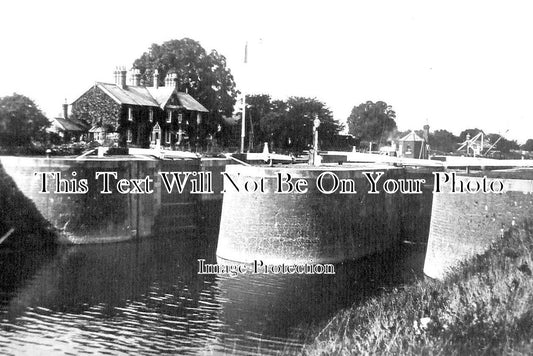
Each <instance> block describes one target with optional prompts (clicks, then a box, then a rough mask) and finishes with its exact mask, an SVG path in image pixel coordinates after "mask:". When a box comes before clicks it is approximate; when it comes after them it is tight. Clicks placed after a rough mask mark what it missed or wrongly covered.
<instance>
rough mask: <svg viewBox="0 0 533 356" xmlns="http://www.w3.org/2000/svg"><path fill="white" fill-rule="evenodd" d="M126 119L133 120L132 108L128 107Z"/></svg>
mask: <svg viewBox="0 0 533 356" xmlns="http://www.w3.org/2000/svg"><path fill="white" fill-rule="evenodd" d="M128 121H133V108H128Z"/></svg>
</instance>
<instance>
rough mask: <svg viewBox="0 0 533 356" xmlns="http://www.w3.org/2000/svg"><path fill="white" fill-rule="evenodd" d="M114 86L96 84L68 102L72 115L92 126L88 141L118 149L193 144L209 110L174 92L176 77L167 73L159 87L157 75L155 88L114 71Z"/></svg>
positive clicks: (137, 73) (134, 73)
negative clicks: (111, 145)
mask: <svg viewBox="0 0 533 356" xmlns="http://www.w3.org/2000/svg"><path fill="white" fill-rule="evenodd" d="M114 75H115V82H114V83H112V84H111V83H101V82H96V83H95V84H94V85H93V86H92V87H91V88H89V89H88V90H87V91H86V92H85V93H83V94H82V95H81V96H80V97H79V98H78V99H76V100H75V101H74V102H73V103H72V115H73V116H75V117H76V118H78V119H81V120H84V121H86V122H88V123H90V125H91V128H90V130H89V135H90V137H89V139H90V140H95V141H99V142H100V143H109V142H105V141H106V140H108V141H110V142H113V141H115V143H118V145H120V146H133V147H144V148H147V147H150V146H152V147H153V146H158V147H159V146H163V147H167V148H176V147H185V145H186V144H188V143H190V142H188V141H189V140H188V138H189V137H192V140H194V141H197V139H198V138H199V133H200V124H201V122H202V116H203V115H204V114H205V113H207V112H208V110H207V109H206V108H205V107H204V106H202V105H201V104H200V103H199V102H198V101H196V100H195V99H194V98H193V97H192V96H190V95H189V94H187V93H183V92H180V91H179V90H178V81H177V79H178V78H177V75H176V73H168V74H167V76H166V78H165V85H164V86H162V87H159V85H158V79H159V78H158V77H159V74H158V72H157V70H156V71H155V73H154V77H153V86H151V87H146V86H144V85H141V83H140V77H141V74H140V71H139V70H138V69H133V70H132V71H131V75H130V79H131V84H130V85H127V84H126V70H125V69H124V68H120V69H117V70H115V72H114Z"/></svg>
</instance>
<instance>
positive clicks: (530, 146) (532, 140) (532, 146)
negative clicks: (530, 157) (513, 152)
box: [522, 138, 533, 152]
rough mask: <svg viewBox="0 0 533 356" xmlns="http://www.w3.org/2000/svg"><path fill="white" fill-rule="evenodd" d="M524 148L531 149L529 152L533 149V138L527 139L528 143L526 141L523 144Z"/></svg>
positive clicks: (525, 149)
mask: <svg viewBox="0 0 533 356" xmlns="http://www.w3.org/2000/svg"><path fill="white" fill-rule="evenodd" d="M522 149H523V150H524V151H529V152H531V151H533V138H530V139H528V140H527V141H526V143H524V144H523V145H522Z"/></svg>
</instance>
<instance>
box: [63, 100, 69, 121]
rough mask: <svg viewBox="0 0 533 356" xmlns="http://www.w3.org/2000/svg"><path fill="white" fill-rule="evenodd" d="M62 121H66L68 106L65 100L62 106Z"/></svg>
mask: <svg viewBox="0 0 533 356" xmlns="http://www.w3.org/2000/svg"><path fill="white" fill-rule="evenodd" d="M63 119H65V120H68V104H67V99H65V103H64V104H63Z"/></svg>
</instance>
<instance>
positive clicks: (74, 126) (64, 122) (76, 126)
mask: <svg viewBox="0 0 533 356" xmlns="http://www.w3.org/2000/svg"><path fill="white" fill-rule="evenodd" d="M54 121H55V122H56V125H57V126H58V127H59V128H60V129H62V130H63V131H74V132H85V131H87V130H88V129H89V127H88V126H87V125H85V124H84V123H82V122H81V121H78V120H74V119H64V118H62V117H56V118H54Z"/></svg>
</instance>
